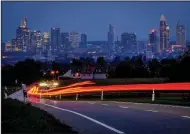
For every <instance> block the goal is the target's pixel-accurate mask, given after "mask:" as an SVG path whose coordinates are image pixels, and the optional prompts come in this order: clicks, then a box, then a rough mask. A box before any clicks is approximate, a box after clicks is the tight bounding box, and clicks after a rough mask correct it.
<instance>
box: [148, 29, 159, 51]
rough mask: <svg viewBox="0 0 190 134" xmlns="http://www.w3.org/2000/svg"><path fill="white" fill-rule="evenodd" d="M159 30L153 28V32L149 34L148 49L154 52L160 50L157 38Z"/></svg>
mask: <svg viewBox="0 0 190 134" xmlns="http://www.w3.org/2000/svg"><path fill="white" fill-rule="evenodd" d="M157 39H158V38H157V32H156V30H154V29H152V30H151V33H150V34H149V44H150V45H148V46H149V48H148V50H149V51H151V52H153V53H157V52H158V51H159V48H158V44H157V43H158V40H157Z"/></svg>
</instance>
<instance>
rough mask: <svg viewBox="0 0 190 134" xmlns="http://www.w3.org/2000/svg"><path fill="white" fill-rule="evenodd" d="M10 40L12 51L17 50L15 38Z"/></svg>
mask: <svg viewBox="0 0 190 134" xmlns="http://www.w3.org/2000/svg"><path fill="white" fill-rule="evenodd" d="M11 42H12V50H13V52H17V51H19V50H18V47H17V40H16V39H12V41H11Z"/></svg>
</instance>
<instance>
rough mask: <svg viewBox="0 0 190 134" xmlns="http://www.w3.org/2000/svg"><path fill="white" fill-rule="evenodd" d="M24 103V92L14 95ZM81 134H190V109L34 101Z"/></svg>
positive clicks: (113, 103)
mask: <svg viewBox="0 0 190 134" xmlns="http://www.w3.org/2000/svg"><path fill="white" fill-rule="evenodd" d="M11 98H16V99H19V100H21V101H22V100H23V98H22V92H17V93H15V94H14V95H12V96H11ZM30 101H31V102H32V104H33V105H34V106H37V107H39V108H41V109H44V110H46V111H48V112H49V113H51V114H52V115H54V116H55V117H56V118H57V119H59V120H60V121H63V122H65V123H67V124H69V125H71V126H72V127H73V128H74V130H76V131H78V132H79V133H80V134H100V133H103V134H190V108H187V107H178V106H165V105H152V104H141V103H128V102H106V101H96V102H93V101H53V100H39V99H35V98H30Z"/></svg>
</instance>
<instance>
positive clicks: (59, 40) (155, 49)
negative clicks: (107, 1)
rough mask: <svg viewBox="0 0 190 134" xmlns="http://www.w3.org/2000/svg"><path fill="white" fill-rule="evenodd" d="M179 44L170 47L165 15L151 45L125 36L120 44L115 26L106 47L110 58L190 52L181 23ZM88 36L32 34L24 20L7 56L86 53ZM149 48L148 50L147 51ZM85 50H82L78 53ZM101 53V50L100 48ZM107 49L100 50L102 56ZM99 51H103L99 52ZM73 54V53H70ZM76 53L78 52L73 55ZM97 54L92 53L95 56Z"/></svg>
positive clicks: (53, 31)
mask: <svg viewBox="0 0 190 134" xmlns="http://www.w3.org/2000/svg"><path fill="white" fill-rule="evenodd" d="M175 35H176V44H172V45H171V44H170V27H169V25H168V24H167V23H166V18H165V17H164V16H163V15H162V16H161V18H160V23H159V29H151V30H150V33H149V34H148V38H149V40H148V42H147V43H145V42H143V41H137V35H136V33H132V32H131V33H129V32H123V33H122V34H121V35H120V40H119V38H118V36H117V39H116V40H115V36H116V35H115V26H114V25H112V24H109V25H108V33H107V43H105V44H104V46H105V45H106V46H105V50H104V51H105V52H106V53H107V52H108V53H109V54H110V55H113V54H115V53H116V54H117V53H119V54H124V55H131V56H133V55H137V54H140V53H144V54H146V56H147V57H148V58H152V57H153V55H155V54H162V53H168V52H171V51H174V50H176V49H178V48H180V50H181V48H186V33H185V26H184V25H182V24H179V22H178V23H177V25H176V27H175ZM87 44H88V43H87V34H86V33H82V34H79V33H78V32H76V31H73V32H61V30H60V28H51V31H50V33H49V32H42V31H40V30H30V29H29V28H28V22H27V19H26V17H24V20H23V22H22V21H21V25H20V26H19V27H18V28H17V29H16V38H15V39H12V41H11V42H10V41H9V42H7V43H6V45H5V51H7V52H18V51H21V52H30V53H33V54H37V55H41V54H43V53H46V54H47V55H49V54H50V53H51V52H53V53H55V54H56V53H57V52H63V51H64V52H67V51H69V50H76V51H82V50H84V49H83V48H87ZM145 46H146V47H145ZM77 48H82V49H77ZM98 49H99V48H98ZM102 50H103V49H100V52H103V51H102ZM98 51H99V50H98ZM69 52H70V51H69ZM72 52H74V51H72ZM95 52H96V51H94V50H92V53H95Z"/></svg>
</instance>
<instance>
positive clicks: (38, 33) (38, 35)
mask: <svg viewBox="0 0 190 134" xmlns="http://www.w3.org/2000/svg"><path fill="white" fill-rule="evenodd" d="M36 43H37V44H36V45H37V46H36V53H37V54H41V53H42V50H43V48H42V43H43V42H42V33H41V31H39V30H38V31H36Z"/></svg>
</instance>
